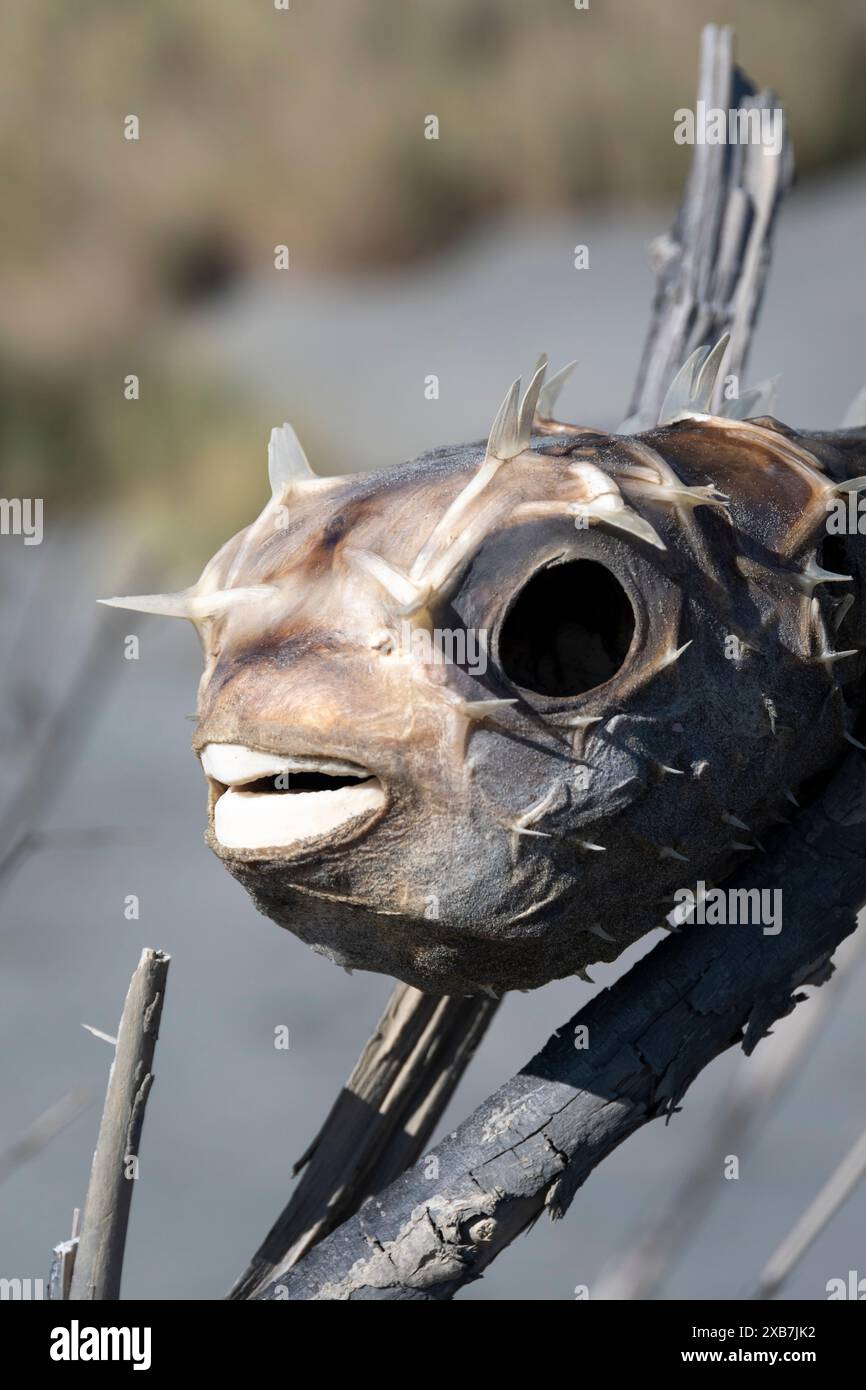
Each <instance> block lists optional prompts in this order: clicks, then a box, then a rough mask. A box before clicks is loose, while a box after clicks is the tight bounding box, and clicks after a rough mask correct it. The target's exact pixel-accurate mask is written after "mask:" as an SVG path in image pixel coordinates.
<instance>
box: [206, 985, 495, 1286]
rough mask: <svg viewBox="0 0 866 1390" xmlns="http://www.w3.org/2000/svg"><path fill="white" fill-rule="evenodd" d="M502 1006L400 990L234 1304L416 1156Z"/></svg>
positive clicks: (400, 987)
mask: <svg viewBox="0 0 866 1390" xmlns="http://www.w3.org/2000/svg"><path fill="white" fill-rule="evenodd" d="M497 1005H498V1001H497V1000H495V999H489V998H486V997H482V998H465V999H453V998H449V997H448V996H444V997H442V998H435V997H434V996H433V995H430V994H424V993H422V991H421V990H417V989H413V988H412V987H411V986H410V985H402V984H399V985H397V986H396V987H395V988H394V991H393V993H392V994H391V996H390V998H389V1000H388V1003H387V1005H386V1006H385V1011H384V1013H383V1014H382V1017H381V1018H380V1019H379V1022H378V1024H377V1026H376V1029H375V1032H374V1033H373V1034H372V1036H371V1038H370V1040H369V1041H368V1043H367V1044H366V1046H365V1048H364V1050H363V1052H362V1054H361V1057H360V1058H359V1060H358V1062H357V1064H356V1066H355V1069H354V1071H353V1072H352V1074H351V1076H350V1077H349V1079H348V1081H347V1082H346V1085H345V1086H344V1087H343V1090H342V1091H341V1092H340V1094H339V1096H338V1097H337V1099H336V1101H335V1102H334V1105H333V1107H332V1108H331V1111H330V1114H329V1115H328V1117H327V1119H326V1120H325V1123H324V1124H323V1126H322V1128H321V1130H320V1132H319V1134H318V1135H317V1136H316V1138H315V1139H314V1140H313V1142H312V1144H311V1145H310V1147H309V1148H308V1149H307V1151H306V1153H305V1154H304V1155H303V1156H302V1157H301V1158H300V1159H299V1161H298V1162H297V1163H296V1164H295V1167H294V1169H293V1173H297V1172H298V1171H299V1170H300V1169H301V1168H305V1172H304V1176H303V1177H302V1178H301V1181H300V1183H299V1184H298V1186H297V1188H296V1189H295V1191H294V1193H293V1194H292V1198H291V1200H290V1201H289V1203H288V1205H287V1206H286V1208H285V1210H284V1211H283V1212H282V1214H281V1215H280V1216H279V1217H278V1219H277V1221H276V1222H275V1223H274V1225H273V1227H272V1228H271V1230H270V1231H269V1232H268V1235H267V1237H266V1238H265V1240H264V1242H263V1243H262V1245H261V1247H260V1248H259V1250H258V1251H257V1252H256V1254H255V1255H254V1257H253V1259H252V1260H251V1261H250V1264H249V1266H248V1267H247V1269H246V1270H245V1271H244V1273H243V1274H242V1275H241V1277H240V1278H239V1279H238V1281H237V1283H236V1284H235V1286H234V1288H233V1289H232V1291H231V1293H230V1295H229V1297H230V1298H232V1299H247V1298H254V1297H255V1296H256V1294H257V1293H258V1292H259V1291H260V1290H261V1289H262V1288H264V1287H266V1285H267V1282H268V1280H269V1278H270V1276H271V1274H272V1273H273V1270H274V1269H275V1268H276V1267H277V1266H279V1267H280V1268H282V1269H288V1268H291V1266H292V1265H294V1264H295V1263H296V1262H297V1261H298V1260H300V1259H301V1258H302V1257H303V1256H304V1255H305V1254H306V1252H307V1251H308V1250H310V1249H311V1248H312V1247H313V1246H314V1245H315V1244H316V1243H317V1242H318V1241H320V1240H322V1239H323V1238H324V1237H325V1236H326V1235H328V1233H329V1232H330V1231H332V1230H334V1229H335V1228H336V1227H337V1226H339V1225H340V1224H341V1223H342V1222H343V1221H346V1220H348V1218H349V1217H350V1216H352V1215H353V1214H354V1213H355V1212H356V1211H357V1210H358V1208H359V1206H360V1205H361V1203H362V1202H363V1201H364V1200H365V1199H366V1198H367V1197H369V1196H370V1195H371V1194H373V1193H375V1192H379V1191H380V1190H381V1189H382V1188H383V1187H386V1186H387V1185H388V1183H389V1182H392V1181H393V1179H394V1178H396V1177H398V1176H399V1174H400V1173H402V1172H403V1171H404V1169H406V1168H408V1167H409V1166H410V1165H411V1164H413V1163H414V1162H415V1161H416V1159H417V1158H418V1156H419V1154H420V1153H421V1152H422V1150H423V1148H424V1146H425V1144H426V1143H427V1141H428V1139H429V1138H430V1135H431V1134H432V1132H433V1130H434V1128H435V1126H436V1124H437V1122H438V1120H439V1117H440V1115H441V1114H442V1112H443V1110H444V1109H445V1106H446V1105H447V1104H448V1101H449V1100H450V1099H451V1096H452V1095H453V1093H454V1088H455V1087H456V1085H457V1083H458V1082H459V1080H460V1078H461V1076H462V1075H463V1072H464V1071H465V1069H466V1067H467V1065H468V1064H469V1062H470V1060H471V1059H472V1056H473V1054H474V1052H475V1049H476V1048H477V1046H478V1044H479V1042H480V1041H481V1038H482V1037H483V1036H484V1033H485V1032H486V1031H487V1028H488V1027H489V1025H490V1022H491V1020H492V1018H493V1015H494V1013H495V1012H496V1008H497Z"/></svg>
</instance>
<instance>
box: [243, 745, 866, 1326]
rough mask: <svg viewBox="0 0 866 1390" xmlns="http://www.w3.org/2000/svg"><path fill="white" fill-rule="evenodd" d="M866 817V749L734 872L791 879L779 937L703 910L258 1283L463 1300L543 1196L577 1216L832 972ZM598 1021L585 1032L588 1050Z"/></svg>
mask: <svg viewBox="0 0 866 1390" xmlns="http://www.w3.org/2000/svg"><path fill="white" fill-rule="evenodd" d="M864 832H866V764H864V762H863V759H862V757H860V756H859V755H857V756H856V757H855V756H852V757H850V758H848V759H847V760H846V762H845V763H844V765H843V766H842V768H841V769H840V770H839V771H838V772H837V774H836V775H835V777H833V778H832V779H831V781H830V782H829V785H828V786H827V788H826V789H825V791H824V792H823V793H822V794H821V795H820V796H819V797H818V798H817V799H816V800H815V801H814V802H813V803H812V805H811V806H809V807H808V808H807V809H805V810H804V811H803V812H802V813H801V815H800V816H799V817H798V819H797V821H796V822H795V824H794V825H793V826H791V827H789V828H788V829H786V830H785V831H784V832H779V833H777V834H776V835H774V836H773V837H772V839H770V840H768V843H767V853H766V854H765V855H764V856H763V857H761V858H756V859H753V860H752V862H751V863H750V864H749V865H748V872H747V878H746V879H744V877H743V876H741V875H737V876H736V877H735V878H734V879H732V880H731V881H730V884H729V886H731V887H734V888H736V887H743V888H746V889H756V888H757V889H758V890H764V889H767V890H770V891H773V890H775V889H781V890H782V892H783V904H784V924H783V929H782V931H781V932H780V933H779V934H778V935H765V934H764V933H763V931H762V929H761V928H760V927H748V926H737V927H716V926H700V925H689V926H687V927H685V928H684V929H683V930H682V931H681V932H679V933H677V934H675V935H672V936H671V937H670V938H669V939H667V940H666V941H664V942H663V943H662V944H661V945H660V946H658V947H657V948H656V949H655V950H653V951H652V952H651V953H650V954H649V955H648V956H646V957H645V958H644V959H643V960H642V961H641V962H639V964H638V965H637V966H635V967H634V968H633V969H632V970H631V971H630V972H629V973H628V974H627V975H626V976H624V977H623V978H622V979H620V980H619V981H617V983H616V984H615V985H613V986H612V987H611V988H610V989H608V990H605V991H603V992H602V993H601V994H599V995H598V996H596V998H594V999H593V1000H592V1001H591V1003H590V1004H589V1005H588V1006H587V1007H586V1008H585V1009H583V1010H582V1011H581V1012H580V1013H579V1014H577V1015H575V1016H574V1018H572V1019H571V1020H570V1021H569V1022H568V1023H567V1024H566V1025H565V1027H563V1028H560V1029H559V1030H558V1031H557V1032H556V1033H554V1035H553V1037H552V1038H551V1039H550V1040H549V1042H548V1043H547V1046H546V1047H545V1048H544V1049H543V1051H542V1052H540V1053H539V1054H538V1055H537V1056H536V1057H534V1058H533V1059H532V1061H531V1062H529V1063H528V1065H527V1066H526V1067H525V1068H524V1069H523V1070H522V1071H521V1072H520V1073H518V1075H517V1076H515V1077H513V1078H512V1079H511V1081H509V1082H507V1083H506V1084H505V1085H504V1086H503V1087H502V1088H501V1089H500V1090H499V1091H498V1092H496V1094H494V1095H493V1096H491V1097H490V1098H489V1100H487V1101H486V1102H485V1103H484V1104H483V1105H482V1106H481V1107H480V1108H479V1109H478V1110H477V1111H476V1112H475V1114H474V1115H472V1116H471V1117H470V1119H469V1120H467V1121H466V1122H465V1123H464V1124H463V1125H462V1126H461V1127H460V1129H459V1130H458V1131H457V1133H456V1136H455V1137H454V1138H453V1139H449V1140H447V1141H446V1142H445V1143H444V1144H441V1145H439V1146H438V1148H437V1149H435V1150H434V1151H433V1154H432V1155H429V1156H428V1157H427V1159H426V1160H425V1162H424V1164H423V1165H420V1166H419V1167H416V1168H413V1169H412V1170H410V1171H408V1172H406V1173H404V1174H403V1176H402V1177H401V1178H399V1179H398V1180H397V1181H396V1182H395V1183H393V1184H392V1185H391V1187H390V1188H388V1189H387V1190H386V1191H385V1192H384V1193H382V1194H381V1195H380V1197H379V1198H378V1199H376V1198H374V1199H373V1200H372V1201H370V1202H368V1203H367V1204H366V1206H365V1207H364V1208H363V1209H362V1211H361V1212H360V1213H359V1214H358V1215H357V1216H356V1217H354V1218H353V1219H352V1220H351V1221H349V1222H347V1223H346V1224H345V1225H343V1226H341V1227H340V1228H339V1229H338V1230H337V1231H335V1232H334V1233H333V1234H332V1235H330V1236H329V1237H328V1238H327V1239H326V1240H324V1241H323V1242H322V1243H321V1244H320V1245H319V1246H318V1247H317V1248H316V1249H315V1250H313V1251H311V1252H310V1254H308V1255H307V1256H306V1258H305V1259H304V1260H303V1261H302V1262H301V1263H300V1264H299V1265H298V1266H297V1267H296V1268H294V1269H292V1270H290V1271H288V1272H286V1273H285V1274H283V1271H281V1270H279V1269H277V1270H275V1271H274V1274H273V1277H272V1279H271V1282H270V1284H269V1285H268V1287H267V1288H266V1289H265V1290H264V1291H263V1292H262V1293H261V1294H260V1295H259V1296H260V1297H263V1298H287V1299H302V1300H310V1299H352V1298H360V1299H401V1300H410V1299H426V1300H431V1299H437V1300H441V1299H448V1298H451V1297H452V1296H453V1295H454V1293H455V1292H456V1291H457V1290H458V1289H459V1288H461V1287H462V1286H463V1285H464V1284H466V1283H467V1282H469V1281H470V1280H472V1279H475V1278H477V1277H478V1275H479V1274H480V1273H481V1272H482V1271H483V1269H484V1268H485V1266H486V1265H487V1264H489V1263H490V1261H491V1260H492V1259H493V1258H494V1257H495V1256H496V1255H497V1254H498V1253H499V1252H500V1251H501V1250H502V1249H503V1248H504V1247H505V1246H506V1245H508V1244H509V1242H510V1241H512V1240H513V1239H514V1237H515V1236H516V1235H517V1234H518V1233H519V1232H520V1231H523V1230H525V1229H526V1228H527V1226H529V1225H530V1224H531V1223H532V1222H533V1221H535V1220H536V1218H537V1217H538V1216H539V1215H541V1213H542V1212H543V1211H544V1210H545V1209H547V1210H548V1212H549V1213H550V1215H551V1216H553V1217H560V1216H562V1215H563V1214H564V1213H565V1211H566V1210H567V1208H568V1206H569V1204H570V1202H571V1200H572V1198H573V1196H574V1194H575V1192H576V1191H577V1189H578V1188H579V1187H580V1186H581V1185H582V1183H584V1182H585V1181H586V1179H587V1177H588V1176H589V1175H590V1173H591V1172H592V1170H593V1168H595V1167H596V1165H597V1164H599V1163H600V1162H601V1161H602V1160H603V1159H604V1158H605V1157H607V1155H608V1154H609V1153H611V1152H612V1150H613V1149H614V1148H616V1147H617V1145H619V1144H621V1143H622V1141H623V1140H624V1139H626V1138H628V1136H629V1135H630V1134H633V1133H634V1132H635V1130H637V1129H639V1128H640V1127H641V1126H642V1125H644V1124H646V1123H647V1122H648V1121H649V1120H651V1119H654V1118H656V1117H658V1116H661V1115H664V1116H669V1115H671V1114H672V1113H673V1112H674V1111H675V1110H676V1108H677V1107H678V1105H679V1102H680V1100H681V1098H682V1096H683V1094H684V1092H685V1091H686V1089H687V1088H688V1086H689V1085H690V1084H691V1082H692V1081H693V1080H694V1078H695V1077H696V1076H697V1075H698V1073H699V1072H700V1071H701V1070H702V1069H703V1068H704V1067H705V1066H706V1065H707V1064H708V1063H709V1062H711V1061H712V1059H713V1058H714V1057H716V1056H717V1055H718V1054H719V1053H720V1052H722V1051H724V1050H725V1049H726V1048H728V1047H731V1046H733V1045H735V1044H738V1043H741V1044H742V1046H743V1048H744V1050H745V1051H746V1052H747V1053H749V1052H751V1051H752V1050H753V1048H754V1047H755V1046H756V1045H757V1043H758V1042H759V1040H760V1039H761V1037H763V1036H764V1035H765V1034H766V1033H767V1031H768V1030H769V1028H770V1027H771V1025H772V1024H773V1023H774V1022H775V1020H776V1019H778V1018H781V1017H783V1016H784V1015H785V1014H787V1013H789V1012H790V1010H791V1009H792V1008H793V1007H794V1005H795V1003H796V1002H797V1001H798V999H799V998H802V996H801V995H798V994H797V991H798V989H799V987H800V986H802V985H805V984H820V983H822V982H823V981H825V980H826V979H827V978H828V977H829V975H830V973H831V972H832V964H831V957H832V955H833V952H834V951H835V950H836V948H837V946H838V945H839V943H840V941H842V940H843V939H844V938H845V937H846V936H847V935H848V934H849V933H850V932H852V931H853V930H854V927H855V924H856V914H855V905H857V904H859V903H861V902H863V901H864V900H866V839H864ZM581 1027H583V1028H586V1030H587V1032H586V1035H582V1034H579V1033H578V1032H577V1031H576V1030H577V1029H578V1028H581ZM584 1036H585V1039H586V1040H587V1041H588V1046H586V1047H585V1048H580V1047H577V1046H576V1045H575V1043H576V1040H578V1039H579V1038H582V1037H584ZM431 1158H432V1159H433V1160H435V1163H431ZM437 1172H438V1176H437Z"/></svg>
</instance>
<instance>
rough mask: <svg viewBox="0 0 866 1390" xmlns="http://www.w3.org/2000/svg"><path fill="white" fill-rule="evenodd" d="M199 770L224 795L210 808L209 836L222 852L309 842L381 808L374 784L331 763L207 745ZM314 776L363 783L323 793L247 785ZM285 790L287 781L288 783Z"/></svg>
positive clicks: (362, 773)
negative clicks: (223, 788) (270, 779)
mask: <svg viewBox="0 0 866 1390" xmlns="http://www.w3.org/2000/svg"><path fill="white" fill-rule="evenodd" d="M201 762H202V767H203V768H204V770H205V772H206V773H207V775H208V776H209V777H211V778H213V779H214V781H217V782H222V783H223V784H224V785H225V786H226V788H227V790H226V791H224V792H223V793H222V795H221V796H220V797H219V798H218V800H217V802H216V805H215V807H214V833H215V835H216V838H217V839H218V840H219V842H220V844H221V845H225V846H226V848H227V849H279V848H285V847H286V846H287V845H294V844H297V843H298V842H299V841H302V840H310V839H315V838H317V837H318V836H321V835H327V834H328V833H329V832H330V831H333V830H336V829H337V828H338V827H339V826H341V825H344V824H345V823H346V822H347V821H350V820H354V819H355V818H356V817H358V816H367V815H371V814H372V813H373V812H374V811H377V810H379V809H380V807H382V806H384V804H385V793H384V791H383V789H382V785H381V783H380V782H379V780H378V778H376V777H371V776H370V774H369V773H368V772H367V771H366V769H365V768H362V767H359V766H358V765H357V764H355V763H347V762H341V761H339V760H338V759H333V758H285V757H279V756H278V755H276V754H271V753H261V752H257V751H256V750H255V749H252V748H245V747H243V746H242V745H240V744H230V743H210V744H208V745H207V747H206V748H205V749H204V750H203V752H202V755H201ZM283 772H287V773H289V774H291V773H292V772H294V773H296V774H297V773H299V772H316V773H319V774H322V775H324V776H330V777H335V778H337V777H362V778H366V780H365V781H361V782H358V783H356V784H354V785H350V786H339V787H334V789H333V790H330V789H329V790H323V791H291V790H290V791H267V790H265V791H258V790H252V789H248V786H249V784H250V783H256V782H258V781H260V780H261V779H262V778H267V777H276V776H278V775H279V774H280V773H283ZM289 785H291V781H290V783H289Z"/></svg>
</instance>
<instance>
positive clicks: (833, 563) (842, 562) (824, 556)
mask: <svg viewBox="0 0 866 1390" xmlns="http://www.w3.org/2000/svg"><path fill="white" fill-rule="evenodd" d="M818 563H819V565H821V567H822V569H825V570H830V572H831V573H832V574H848V573H849V570H848V547H847V545H846V544H845V537H844V536H825V537H824V540H823V542H822V544H821V549H820V551H819V554H818Z"/></svg>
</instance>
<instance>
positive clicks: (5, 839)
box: [0, 557, 141, 879]
mask: <svg viewBox="0 0 866 1390" xmlns="http://www.w3.org/2000/svg"><path fill="white" fill-rule="evenodd" d="M140 570H141V559H140V557H137V558H136V560H135V561H134V563H133V564H132V565H130V566H128V567H127V569H126V571H125V572H126V573H127V575H128V579H127V581H126V582H127V583H128V584H131V585H134V584H135V582H136V576H137V575H138V574H139V572H140ZM116 644H117V632H116V629H114V628H113V627H112V626H111V624H110V623H104V622H98V623H94V626H93V629H92V631H91V634H90V637H89V640H88V641H87V642H86V643H85V645H84V647H83V650H82V655H81V658H80V660H79V662H78V667H77V669H76V672H75V675H74V677H73V679H72V681H71V683H70V685H69V688H68V689H67V690H66V692H65V694H64V698H63V700H62V701H61V702H60V703H59V705H58V706H57V708H56V710H54V711H53V712H52V714H51V715H50V716H49V718H48V719H47V720H46V721H45V724H44V726H43V727H42V728H40V730H39V732H38V742H37V745H36V748H35V750H34V753H33V756H32V759H31V763H30V766H29V768H28V770H27V775H26V777H25V779H24V782H23V785H22V786H21V787H19V788H18V791H17V792H16V795H15V797H14V798H13V800H12V801H11V803H10V805H9V808H8V810H6V811H5V813H3V814H2V815H0V879H2V876H3V874H4V873H5V872H6V871H8V870H12V869H13V868H15V867H16V865H17V864H18V863H19V862H20V861H21V859H22V857H23V856H24V855H25V854H27V853H28V852H29V851H30V850H32V849H34V848H37V847H38V844H39V838H38V835H37V833H36V827H37V826H38V824H39V821H40V820H41V818H42V815H43V814H44V811H45V809H46V807H47V806H48V805H50V804H51V803H52V802H53V801H54V800H55V799H56V797H57V791H58V787H59V786H60V785H61V784H62V782H63V781H64V780H65V778H66V777H67V776H68V775H69V773H70V772H71V770H72V768H73V767H74V763H75V758H76V757H77V756H78V753H79V751H80V749H81V748H82V747H83V746H84V742H85V737H86V734H87V731H88V729H89V728H90V727H91V724H92V721H93V719H94V717H95V716H96V714H97V712H98V710H99V709H100V707H101V703H102V701H103V700H104V699H105V697H106V695H107V694H108V692H109V690H110V689H111V683H112V679H113V678H114V677H116V675H117V674H118V673H119V671H120V666H121V662H120V661H119V660H117V661H114V662H113V663H112V662H111V661H109V660H108V658H109V656H110V654H111V652H112V651H113V650H114V649H116Z"/></svg>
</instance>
